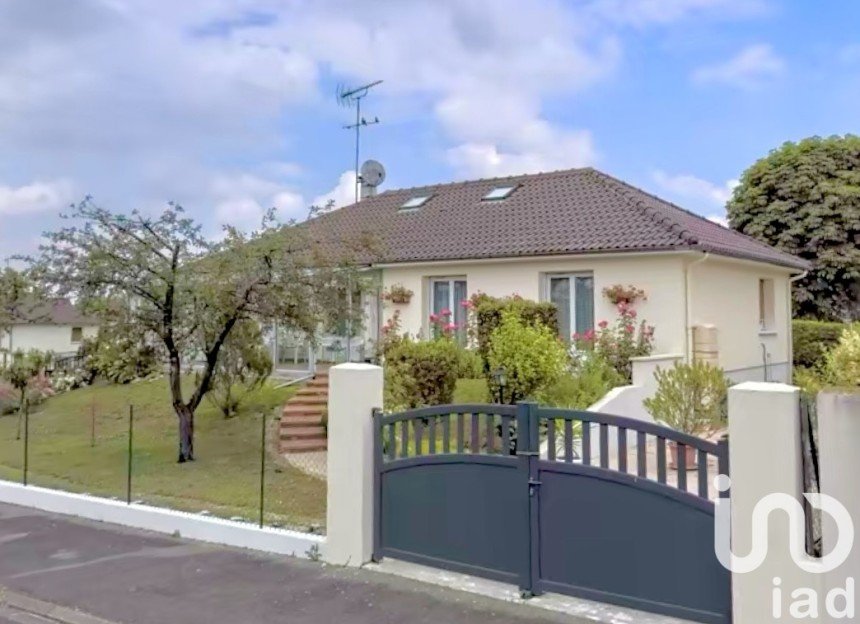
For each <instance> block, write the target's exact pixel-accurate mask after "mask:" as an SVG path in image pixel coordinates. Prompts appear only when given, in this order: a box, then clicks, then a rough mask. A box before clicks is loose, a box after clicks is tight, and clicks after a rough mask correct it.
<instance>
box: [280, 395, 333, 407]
mask: <svg viewBox="0 0 860 624" xmlns="http://www.w3.org/2000/svg"><path fill="white" fill-rule="evenodd" d="M299 405H302V406H304V405H318V406H321V407H326V406H328V396H326V395H321V394H309V395H303V396H299V395H295V396H293V398H291V399H290V400H289V401H287V406H290V407H292V406H299Z"/></svg>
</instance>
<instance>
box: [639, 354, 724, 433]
mask: <svg viewBox="0 0 860 624" xmlns="http://www.w3.org/2000/svg"><path fill="white" fill-rule="evenodd" d="M654 376H655V377H656V379H657V392H656V393H655V394H654V396H653V397H650V398H647V399H645V401H643V405H644V406H645V409H647V410H648V413H649V414H651V416H653V417H654V420H656V421H658V422H661V423H663V424H664V425H666V426H667V427H671V428H672V429H676V430H678V431H681V432H683V433H688V434H690V435H696V436H702V435H708V434H710V433H713V432H714V431H715V430H716V429H718V428H719V427H720V426H721V425H722V424H723V423H724V422H725V409H726V396H727V394H728V390H729V384H728V382H727V381H726V377H725V375H724V374H723V371H722V369H720V368H717V367H716V366H712V365H711V364H708V363H707V362H693V363H692V364H684V363H680V362H676V363H675V366H674V367H672V368H670V369H668V370H663V369H660V368H658V369H657V372H656V373H655V375H654Z"/></svg>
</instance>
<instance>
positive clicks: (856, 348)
mask: <svg viewBox="0 0 860 624" xmlns="http://www.w3.org/2000/svg"><path fill="white" fill-rule="evenodd" d="M824 370H825V371H826V378H827V381H828V382H830V383H832V384H833V385H834V386H839V387H843V386H847V387H855V386H860V325H858V324H855V325H852V326H849V327H846V328H845V329H844V330H843V332H842V335H841V336H840V337H839V342H838V343H837V344H836V346H835V347H833V348H832V349H830V350H829V351H828V352H827V353H826V354H825V355H824Z"/></svg>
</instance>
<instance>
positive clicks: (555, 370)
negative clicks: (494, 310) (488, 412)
mask: <svg viewBox="0 0 860 624" xmlns="http://www.w3.org/2000/svg"><path fill="white" fill-rule="evenodd" d="M568 363H569V356H568V353H567V347H566V346H565V345H564V343H562V342H561V341H560V340H559V339H558V336H557V334H556V332H555V331H554V330H552V329H550V328H549V327H547V326H546V325H544V324H542V323H533V322H529V321H527V320H526V319H524V318H523V317H522V316H520V315H519V314H518V313H517V311H516V310H505V311H503V312H502V322H501V324H500V325H499V326H498V327H497V328H496V329H495V330H493V332H492V334H490V342H489V349H488V352H487V364H488V370H487V373H486V377H487V383H488V385H489V388H490V392H491V394H492V395H493V396H496V395H497V394H498V392H499V386H498V383H497V381H496V379H495V376H494V374H493V373H494V372H495V371H496V370H497V369H504V371H505V375H506V377H507V383H506V387H505V397H504V398H505V400H506V401H507V402H509V403H515V402H516V401H521V400H523V399H537V400H540V399H541V398H542V393H543V392H544V391H545V390H547V389H548V388H549V387H551V386H552V385H553V384H555V383H556V382H558V380H559V378H561V376H562V375H563V374H564V372H565V369H566V368H567V366H568Z"/></svg>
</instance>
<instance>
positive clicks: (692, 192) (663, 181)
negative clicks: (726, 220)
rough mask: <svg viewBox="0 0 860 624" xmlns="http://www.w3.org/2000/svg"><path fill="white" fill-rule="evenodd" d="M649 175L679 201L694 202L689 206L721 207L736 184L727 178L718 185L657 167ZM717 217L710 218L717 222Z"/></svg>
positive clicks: (735, 181)
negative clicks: (673, 173) (672, 173)
mask: <svg viewBox="0 0 860 624" xmlns="http://www.w3.org/2000/svg"><path fill="white" fill-rule="evenodd" d="M651 177H652V178H653V180H654V182H656V183H657V185H658V186H659V187H660V189H662V190H663V191H665V192H668V193H669V194H671V195H673V196H675V197H676V198H678V200H679V202H680V203H684V201H687V202H692V203H694V204H696V205H693V206H691V207H692V208H699V207H705V206H710V207H720V208H722V207H723V206H725V205H726V202H728V201H729V199H730V198H731V196H732V190H733V189H734V188H735V187H736V186H737V185H738V181H737V180H728V181H727V182H725V183H724V184H722V185H719V184H714V183H713V182H709V181H708V180H703V179H702V178H699V177H696V176H694V175H691V174H678V175H670V174H668V173H666V172H664V171H660V170H659V169H658V170H656V171H654V172H653V173H652V175H651ZM719 218H721V217H719V216H718V215H717V217H716V218H715V219H711V220H712V221H715V222H717V223H719V222H720V221H719V220H717V219H719Z"/></svg>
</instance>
